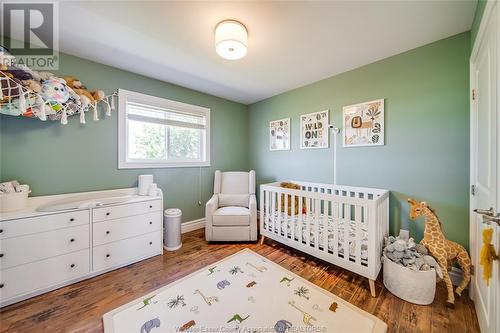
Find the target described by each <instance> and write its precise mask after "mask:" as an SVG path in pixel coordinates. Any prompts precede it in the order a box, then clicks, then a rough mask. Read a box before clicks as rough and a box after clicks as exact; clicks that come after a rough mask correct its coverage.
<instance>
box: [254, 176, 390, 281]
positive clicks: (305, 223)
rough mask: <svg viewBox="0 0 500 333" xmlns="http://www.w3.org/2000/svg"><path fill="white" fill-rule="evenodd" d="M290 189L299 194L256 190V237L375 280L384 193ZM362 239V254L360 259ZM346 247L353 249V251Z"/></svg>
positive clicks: (385, 213) (272, 187)
mask: <svg viewBox="0 0 500 333" xmlns="http://www.w3.org/2000/svg"><path fill="white" fill-rule="evenodd" d="M293 183H294V184H298V185H300V186H301V188H302V189H301V190H296V189H289V188H282V187H280V182H277V183H271V184H265V185H261V186H260V230H261V234H262V235H264V236H266V237H269V238H272V239H274V240H276V241H278V242H282V243H284V244H286V245H289V246H291V247H294V248H297V249H299V250H301V251H304V252H306V253H308V254H311V255H313V256H316V257H318V258H320V259H323V260H325V261H328V262H331V263H333V264H336V265H338V266H341V267H344V268H346V269H348V270H350V271H353V272H355V273H358V274H360V275H363V276H365V277H367V278H369V279H372V280H375V279H376V277H377V275H378V273H379V271H380V267H381V262H380V254H381V251H382V246H383V238H384V236H385V235H387V233H388V227H389V226H388V225H389V223H388V219H389V192H388V191H386V190H380V189H371V188H360V187H351V186H337V185H330V184H318V183H307V182H300V181H293ZM297 205H298V207H297V212H295V210H296V206H297ZM296 213H297V214H296ZM320 224H321V225H320ZM351 226H352V230H351ZM304 229H305V231H304ZM340 231H342V233H341V232H340ZM351 231H353V232H354V236H351ZM304 232H305V234H304ZM311 232H312V235H313V237H311ZM365 233H366V234H367V238H368V242H367V247H368V248H367V252H368V253H367V256H366V258H363V257H362V251H363V242H362V240H363V237H364V234H365ZM330 237H331V239H330ZM340 239H343V243H342V246H339V240H340ZM351 241H354V242H353V244H355V245H354V246H353V248H351V247H350V243H351ZM332 243H333V244H332Z"/></svg>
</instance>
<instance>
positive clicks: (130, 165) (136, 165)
mask: <svg viewBox="0 0 500 333" xmlns="http://www.w3.org/2000/svg"><path fill="white" fill-rule="evenodd" d="M209 166H210V161H207V162H168V163H163V162H162V163H154V162H153V163H147V162H120V163H118V169H163V168H199V167H209Z"/></svg>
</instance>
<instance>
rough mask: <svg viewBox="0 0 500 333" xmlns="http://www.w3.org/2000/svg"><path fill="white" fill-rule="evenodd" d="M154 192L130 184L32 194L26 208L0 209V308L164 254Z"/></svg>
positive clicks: (160, 208)
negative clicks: (140, 190) (143, 191)
mask: <svg viewBox="0 0 500 333" xmlns="http://www.w3.org/2000/svg"><path fill="white" fill-rule="evenodd" d="M158 194H159V195H158V196H139V195H138V193H137V188H130V189H120V190H110V191H96V192H87V193H78V194H63V195H53V196H41V197H32V198H29V199H28V207H27V208H26V209H23V210H19V211H16V212H9V213H1V214H0V307H3V306H6V305H9V304H12V303H15V302H18V301H21V300H24V299H27V298H30V297H33V296H36V295H39V294H42V293H44V292H47V291H50V290H54V289H57V288H60V287H62V286H65V285H68V284H71V283H75V282H77V281H80V280H84V279H87V278H90V277H93V276H96V275H99V274H102V273H105V272H108V271H110V270H113V269H116V268H119V267H123V266H126V265H129V264H131V263H134V262H137V261H140V260H143V259H146V258H149V257H152V256H156V255H160V254H163V248H162V244H163V224H162V220H163V216H162V215H163V214H162V212H163V198H162V195H161V191H158ZM52 202H53V203H54V205H53V207H54V209H53V210H51V203H52ZM39 207H43V211H37V208H39ZM47 207H48V208H47ZM60 207H65V209H64V210H58V209H60ZM70 207H74V208H72V209H68V208H70Z"/></svg>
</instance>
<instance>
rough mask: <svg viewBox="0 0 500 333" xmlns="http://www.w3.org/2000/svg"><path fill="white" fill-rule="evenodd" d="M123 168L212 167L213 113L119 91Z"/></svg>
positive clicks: (152, 97) (202, 108)
mask: <svg viewBox="0 0 500 333" xmlns="http://www.w3.org/2000/svg"><path fill="white" fill-rule="evenodd" d="M118 95H119V115H120V116H119V118H120V119H119V167H120V168H155V167H189V166H208V165H210V159H209V154H210V146H209V143H210V140H209V138H210V135H209V133H210V110H209V109H207V108H204V107H200V106H196V105H190V104H185V103H180V102H176V101H171V100H167V99H163V98H159V97H154V96H148V95H144V94H140V93H135V92H130V91H125V90H119V94H118Z"/></svg>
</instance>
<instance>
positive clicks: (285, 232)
mask: <svg viewBox="0 0 500 333" xmlns="http://www.w3.org/2000/svg"><path fill="white" fill-rule="evenodd" d="M283 196H284V198H283V199H285V210H284V212H283V216H284V218H283V220H284V222H285V226H284V229H285V231H284V236H285V238H288V224H292V223H293V221H292V220H291V218H290V216H289V214H288V194H284V195H283ZM282 225H283V224H282Z"/></svg>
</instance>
